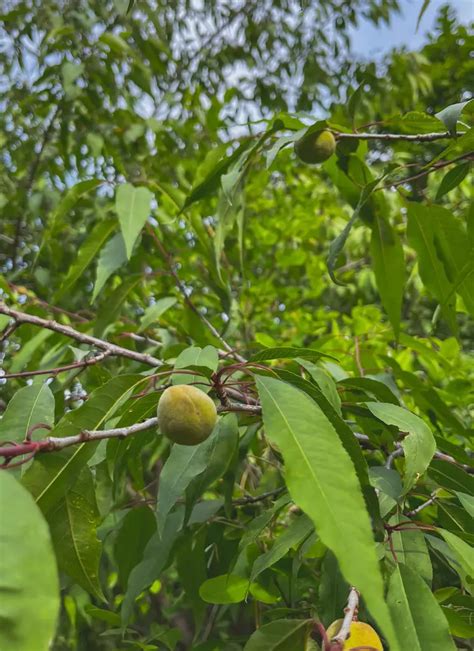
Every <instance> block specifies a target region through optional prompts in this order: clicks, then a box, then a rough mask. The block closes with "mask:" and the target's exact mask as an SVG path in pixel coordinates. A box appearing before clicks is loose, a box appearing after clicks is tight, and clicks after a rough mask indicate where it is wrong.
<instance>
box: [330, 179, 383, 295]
mask: <svg viewBox="0 0 474 651" xmlns="http://www.w3.org/2000/svg"><path fill="white" fill-rule="evenodd" d="M381 180H382V179H381V178H380V179H375V180H374V181H371V182H370V183H368V184H367V185H366V186H365V188H363V190H362V192H361V194H360V197H359V201H358V203H357V206H356V207H355V210H354V212H353V214H352V217H351V218H350V220H349V221H348V222H347V224H346V225H345V227H344V229H343V230H342V231H341V233H340V234H339V235H338V236H337V237H336V239H335V240H333V241H332V242H331V244H330V246H329V255H328V259H327V266H328V273H329V276H330V277H331V280H332V281H333V282H335V283H336V284H337V285H342V284H343V283H341V282H339V281H338V280H337V278H336V276H335V275H334V271H335V268H336V264H337V259H338V257H339V255H340V253H341V252H342V250H343V248H344V246H345V244H346V241H347V238H348V237H349V234H350V232H351V230H352V227H353V225H354V223H355V222H356V221H357V218H358V217H359V213H360V211H361V210H362V208H363V207H364V206H365V204H366V203H367V201H368V200H369V199H370V195H371V194H372V192H373V191H374V190H375V188H376V187H377V185H378V184H379V182H380V181H381Z"/></svg>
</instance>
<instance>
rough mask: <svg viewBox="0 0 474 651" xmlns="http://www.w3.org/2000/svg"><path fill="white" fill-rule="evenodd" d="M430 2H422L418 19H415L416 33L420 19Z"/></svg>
mask: <svg viewBox="0 0 474 651" xmlns="http://www.w3.org/2000/svg"><path fill="white" fill-rule="evenodd" d="M430 2H431V0H423V5H422V7H421V9H420V11H419V13H418V18H417V19H416V29H415V31H416V32H417V31H418V28H419V26H420V23H421V19H422V18H423V16H424V13H425V11H426V10H427V9H428V7H429V5H430Z"/></svg>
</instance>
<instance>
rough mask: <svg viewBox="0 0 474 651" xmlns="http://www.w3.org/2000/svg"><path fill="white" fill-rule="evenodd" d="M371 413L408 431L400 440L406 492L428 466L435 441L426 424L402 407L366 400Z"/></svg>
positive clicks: (434, 448) (434, 449) (403, 430)
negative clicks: (403, 457) (402, 451)
mask: <svg viewBox="0 0 474 651" xmlns="http://www.w3.org/2000/svg"><path fill="white" fill-rule="evenodd" d="M366 405H367V407H368V409H370V411H371V412H372V413H373V415H374V416H375V417H376V418H378V419H379V420H381V421H382V422H384V423H386V424H387V425H395V427H398V428H399V430H400V431H401V432H408V436H405V438H404V439H403V441H402V447H403V450H404V453H405V476H404V479H403V489H404V493H407V492H408V491H409V490H410V488H412V486H414V484H415V483H416V482H417V481H418V479H419V478H420V477H421V475H422V474H423V473H424V472H425V471H426V469H427V468H428V466H429V464H430V461H431V459H432V458H433V455H434V453H435V451H436V441H435V439H434V436H433V434H432V432H431V430H430V428H429V427H428V425H427V424H426V423H425V422H424V421H423V420H421V418H419V417H418V416H415V414H412V413H411V412H410V411H408V410H407V409H404V408H403V407H398V406H397V405H392V404H389V403H384V402H368V403H366Z"/></svg>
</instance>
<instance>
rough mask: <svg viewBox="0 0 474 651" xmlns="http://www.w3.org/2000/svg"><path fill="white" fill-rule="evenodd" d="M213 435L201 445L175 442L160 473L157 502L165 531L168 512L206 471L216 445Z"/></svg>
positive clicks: (160, 526) (159, 523) (158, 514)
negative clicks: (211, 451)
mask: <svg viewBox="0 0 474 651" xmlns="http://www.w3.org/2000/svg"><path fill="white" fill-rule="evenodd" d="M212 439H213V435H211V436H210V437H209V438H208V439H207V440H206V441H204V443H201V444H200V445H192V446H191V445H178V444H176V443H175V444H174V445H173V447H172V449H171V454H170V456H169V457H168V459H167V460H166V463H165V465H164V466H163V470H162V472H161V475H160V487H159V492H158V500H157V504H156V513H157V518H158V530H159V532H160V535H161V534H162V533H163V531H164V527H165V523H166V520H167V518H168V514H169V512H170V511H171V509H172V508H173V506H174V505H175V504H176V502H177V501H178V499H179V498H180V497H184V493H185V490H186V488H187V487H188V486H189V484H190V483H191V481H192V480H193V479H194V478H195V477H197V476H198V475H200V474H201V473H202V472H204V470H205V468H206V466H207V456H208V452H209V450H210V448H211V447H212V446H213V445H214V443H213V440H212Z"/></svg>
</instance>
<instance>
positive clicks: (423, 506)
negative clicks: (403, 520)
mask: <svg viewBox="0 0 474 651" xmlns="http://www.w3.org/2000/svg"><path fill="white" fill-rule="evenodd" d="M437 499H438V491H433V492H432V493H431V497H430V498H429V500H426V502H423V503H422V504H420V505H419V506H417V507H416V509H412V510H411V511H407V512H406V513H405V515H406V516H407V517H413V516H414V515H418V513H420V511H423V509H426V508H427V507H428V506H431V505H432V504H434V503H435V502H436V500H437Z"/></svg>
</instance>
